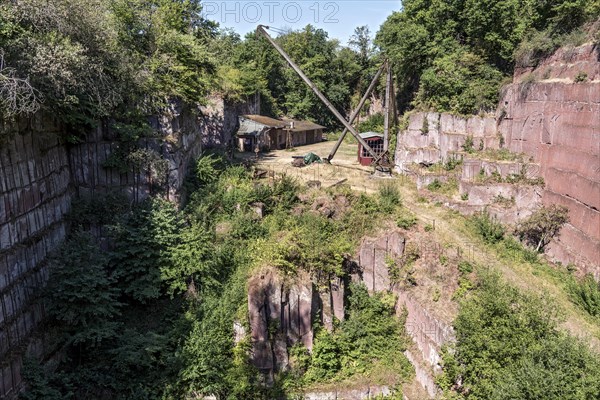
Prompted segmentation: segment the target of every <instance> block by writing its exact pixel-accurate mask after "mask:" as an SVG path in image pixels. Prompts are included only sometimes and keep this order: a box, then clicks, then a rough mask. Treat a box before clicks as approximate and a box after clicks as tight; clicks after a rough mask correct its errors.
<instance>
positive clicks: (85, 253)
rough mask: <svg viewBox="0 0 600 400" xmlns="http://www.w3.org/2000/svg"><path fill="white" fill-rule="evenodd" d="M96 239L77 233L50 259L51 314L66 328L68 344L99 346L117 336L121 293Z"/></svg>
mask: <svg viewBox="0 0 600 400" xmlns="http://www.w3.org/2000/svg"><path fill="white" fill-rule="evenodd" d="M94 240H95V239H94V237H93V236H91V235H90V234H89V233H87V232H78V233H75V234H74V235H73V236H72V237H71V238H70V239H69V240H68V241H67V242H66V243H65V244H64V245H63V246H62V247H61V248H60V250H59V251H58V254H56V255H55V256H54V257H52V259H51V260H50V281H49V282H48V286H47V289H46V293H47V297H48V300H49V301H48V313H49V315H50V316H51V317H52V318H54V319H55V320H56V321H58V322H59V323H60V324H61V326H63V327H64V330H65V334H66V340H67V343H69V344H80V343H86V344H89V345H92V346H96V345H98V344H100V342H102V341H103V340H106V339H108V338H112V337H113V336H114V335H115V334H116V329H117V323H116V322H114V317H115V316H117V315H119V313H120V310H119V308H120V307H121V304H120V303H119V301H118V297H119V291H118V290H117V289H116V288H115V287H114V284H115V280H114V277H113V276H111V275H110V273H109V270H108V265H109V260H108V257H107V256H106V254H104V253H103V252H102V251H101V250H100V249H99V248H98V246H97V245H96V244H95V243H94Z"/></svg>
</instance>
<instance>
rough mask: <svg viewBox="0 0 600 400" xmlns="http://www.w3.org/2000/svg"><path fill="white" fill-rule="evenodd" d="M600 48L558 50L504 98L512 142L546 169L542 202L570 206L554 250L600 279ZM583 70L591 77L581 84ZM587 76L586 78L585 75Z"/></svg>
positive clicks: (519, 77)
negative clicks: (568, 215) (576, 79)
mask: <svg viewBox="0 0 600 400" xmlns="http://www.w3.org/2000/svg"><path fill="white" fill-rule="evenodd" d="M599 60H600V53H599V49H598V46H594V45H585V46H581V47H578V48H574V49H560V50H559V51H557V52H556V53H555V54H554V55H553V56H552V57H550V58H549V59H548V60H546V61H545V62H544V63H542V64H541V65H540V66H538V67H537V68H536V69H535V70H531V69H525V70H517V72H516V74H515V81H514V83H513V84H512V85H510V86H509V87H508V88H507V89H506V90H505V93H504V95H503V97H502V100H501V102H500V107H499V115H500V116H502V120H501V122H500V125H499V131H500V132H501V134H502V136H503V137H504V138H505V142H506V145H507V147H508V148H509V149H510V150H512V151H515V152H522V153H525V154H527V155H529V156H531V157H532V158H533V159H534V160H535V161H536V162H538V163H539V164H540V166H541V171H540V175H541V176H542V177H543V178H544V182H545V187H544V191H543V193H542V202H543V203H544V204H562V205H564V206H566V207H567V208H568V209H569V213H570V223H569V224H567V225H566V226H565V227H564V228H563V229H562V230H561V233H560V236H559V238H558V239H557V240H555V241H553V242H552V243H551V245H550V247H549V250H548V254H549V255H550V256H551V257H553V258H554V259H556V260H559V261H561V262H563V263H569V262H573V263H575V264H576V265H577V266H578V267H579V269H580V272H582V273H592V274H593V275H594V276H595V277H596V279H597V280H600V61H599ZM578 74H585V76H586V78H585V81H583V82H580V83H575V82H574V81H573V79H574V78H575V77H576V76H577V75H578ZM580 76H581V75H580Z"/></svg>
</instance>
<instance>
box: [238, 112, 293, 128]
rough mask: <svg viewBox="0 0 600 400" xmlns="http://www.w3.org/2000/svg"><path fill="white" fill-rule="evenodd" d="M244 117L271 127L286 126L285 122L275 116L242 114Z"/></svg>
mask: <svg viewBox="0 0 600 400" xmlns="http://www.w3.org/2000/svg"><path fill="white" fill-rule="evenodd" d="M242 118H245V119H249V120H251V121H254V122H257V123H259V124H261V125H264V126H268V127H269V128H283V127H284V126H285V122H283V121H280V120H278V119H275V118H271V117H265V116H264V115H254V114H250V115H242Z"/></svg>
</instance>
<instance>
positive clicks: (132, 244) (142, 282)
mask: <svg viewBox="0 0 600 400" xmlns="http://www.w3.org/2000/svg"><path fill="white" fill-rule="evenodd" d="M181 228H182V220H181V215H180V214H179V213H178V211H177V209H176V208H175V205H174V204H172V203H169V202H167V201H164V200H158V199H151V200H148V201H146V202H145V203H143V204H142V205H140V206H139V207H138V208H137V209H135V210H134V211H132V212H130V213H128V214H127V215H125V216H124V217H123V218H122V219H121V220H120V221H119V223H118V224H116V225H115V226H114V227H113V230H112V231H113V236H114V238H115V242H116V248H115V250H114V254H113V257H112V259H111V262H112V263H113V264H114V275H115V278H117V279H118V280H119V282H120V285H121V287H122V288H123V292H124V293H125V294H127V295H128V296H131V298H133V299H135V300H136V301H139V302H142V303H144V302H147V301H148V300H150V299H156V298H158V297H159V296H160V294H161V289H162V283H161V270H162V269H165V268H169V266H170V263H171V259H170V253H169V249H170V248H171V247H172V246H174V245H175V243H176V242H177V239H178V238H177V234H178V233H179V231H180V229H181Z"/></svg>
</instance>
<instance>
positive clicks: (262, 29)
mask: <svg viewBox="0 0 600 400" xmlns="http://www.w3.org/2000/svg"><path fill="white" fill-rule="evenodd" d="M265 28H267V29H268V28H269V27H268V26H263V25H259V26H258V27H257V28H256V32H257V33H260V34H261V35H263V36H264V37H265V38H266V39H267V40H268V41H269V43H271V45H272V46H273V47H274V48H275V50H277V51H278V52H279V54H281V55H282V57H283V58H285V60H286V61H287V62H288V64H289V65H290V67H292V69H293V70H294V71H296V73H297V74H298V75H299V76H300V78H302V80H303V81H304V82H305V83H306V84H307V85H308V87H310V88H311V89H312V91H313V92H314V93H315V94H316V95H317V97H318V98H319V99H320V100H321V101H322V102H323V104H325V106H327V108H329V110H330V111H331V112H332V113H333V115H335V117H336V118H337V119H338V120H339V121H340V122H341V123H342V125H344V128H346V129H347V130H348V132H350V133H351V134H352V136H354V137H355V138H356V140H358V142H359V143H360V144H361V146H363V148H364V149H365V150H367V152H368V153H369V154H370V155H371V157H373V160H374V162H375V164H377V163H378V162H379V159H380V158H381V155H377V154H376V153H375V152H374V151H373V149H372V148H371V146H369V144H368V143H367V142H366V141H365V140H364V139H363V138H361V137H360V135H359V134H358V132H357V131H356V129H354V127H353V126H352V125H351V124H350V122H348V121H347V120H346V119H345V118H344V117H343V116H342V114H340V112H339V111H338V110H337V109H336V108H335V107H334V106H333V104H331V102H330V101H329V100H328V99H327V97H325V95H324V94H323V93H321V91H320V90H319V88H317V86H316V85H315V84H314V83H313V82H312V81H311V80H310V79H309V78H308V76H306V75H305V74H304V72H303V71H302V70H301V69H300V67H298V66H297V65H296V64H295V63H294V61H293V60H292V59H291V58H290V56H289V55H288V54H287V53H286V52H285V51H284V50H283V49H282V48H281V46H279V45H278V44H277V43H276V42H275V41H274V40H273V38H272V37H271V36H270V35H269V34H268V33H267V31H266V30H265Z"/></svg>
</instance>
